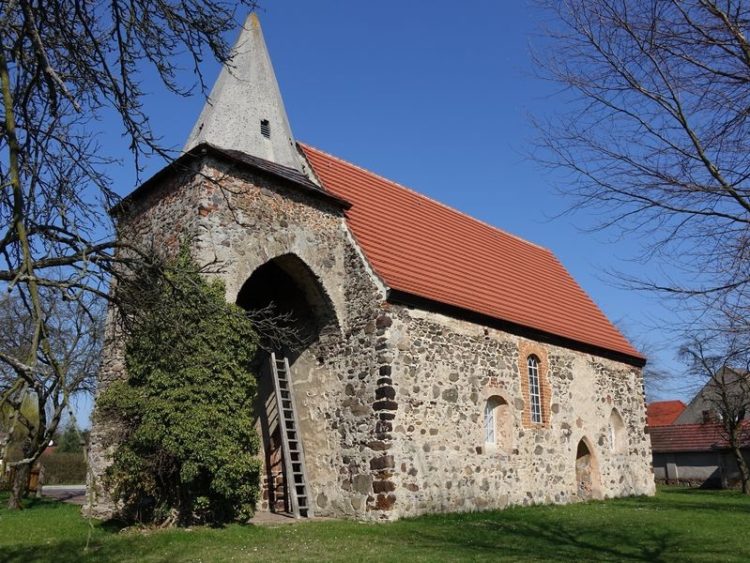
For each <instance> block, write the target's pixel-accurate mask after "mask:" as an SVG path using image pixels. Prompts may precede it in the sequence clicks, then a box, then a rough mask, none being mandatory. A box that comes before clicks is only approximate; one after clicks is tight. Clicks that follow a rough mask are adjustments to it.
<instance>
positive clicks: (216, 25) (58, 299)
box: [0, 0, 255, 506]
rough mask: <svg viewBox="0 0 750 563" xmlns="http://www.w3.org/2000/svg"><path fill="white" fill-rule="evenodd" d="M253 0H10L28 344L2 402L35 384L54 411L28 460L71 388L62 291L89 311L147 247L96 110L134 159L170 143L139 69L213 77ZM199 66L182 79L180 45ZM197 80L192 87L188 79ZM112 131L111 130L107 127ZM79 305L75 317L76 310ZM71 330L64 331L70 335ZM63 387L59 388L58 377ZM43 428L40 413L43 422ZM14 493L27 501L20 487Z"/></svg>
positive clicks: (5, 24)
mask: <svg viewBox="0 0 750 563" xmlns="http://www.w3.org/2000/svg"><path fill="white" fill-rule="evenodd" d="M254 4H255V2H253V1H252V0H238V1H237V2H230V1H223V0H206V1H204V0H127V1H126V0H111V1H109V2H97V1H91V2H80V1H70V0H44V1H41V0H9V1H7V2H3V3H2V4H0V95H1V99H0V152H2V154H3V157H2V159H1V160H0V225H1V226H0V292H1V293H2V294H3V295H9V296H11V298H12V299H13V303H14V304H15V305H14V306H16V305H17V306H18V307H19V311H22V312H23V315H21V316H20V317H19V318H18V319H17V320H19V322H22V323H23V325H24V331H23V334H24V335H25V336H26V340H25V341H24V342H23V346H21V347H20V348H15V349H3V350H0V365H2V366H3V368H4V369H6V370H9V371H6V372H4V373H9V374H12V375H11V376H10V378H9V380H8V382H7V383H5V384H4V387H2V388H1V389H0V392H2V395H0V405H3V404H15V403H14V401H15V400H16V398H17V396H18V394H19V393H20V392H21V391H22V390H23V391H24V392H25V391H28V392H31V393H34V394H35V395H36V397H37V398H38V400H39V401H42V402H43V403H44V404H43V405H41V406H42V409H41V411H40V413H44V415H43V416H45V417H46V416H48V413H51V414H49V418H48V419H47V420H46V421H45V422H44V430H41V429H40V431H39V432H37V437H36V438H35V439H34V440H32V444H31V446H30V447H29V448H28V450H27V452H26V454H25V457H24V459H22V460H20V462H19V464H18V465H17V467H18V468H19V472H23V471H25V470H27V469H28V467H29V466H30V465H31V464H32V463H33V462H34V461H35V460H36V459H37V458H38V457H39V456H40V455H41V453H42V451H43V450H44V447H45V439H46V437H47V436H48V435H50V434H51V433H52V432H54V430H55V427H56V425H57V422H58V421H59V416H58V415H56V414H55V413H57V412H58V409H59V408H61V404H59V403H57V402H56V401H57V400H61V401H62V402H63V403H65V402H66V401H67V393H65V392H63V393H62V395H58V394H57V392H51V391H50V388H49V385H50V382H51V381H55V382H58V383H57V384H56V385H58V388H59V389H62V388H64V385H62V384H61V383H59V382H67V381H69V379H70V374H69V373H68V371H67V370H68V369H69V364H68V363H66V362H67V359H66V356H65V351H66V350H69V346H68V344H69V343H68V342H67V341H66V340H65V338H67V336H66V335H68V334H69V332H68V329H67V328H65V329H63V327H60V326H58V325H56V324H55V323H58V322H61V321H59V320H57V319H56V317H55V315H56V314H57V313H58V312H59V310H58V309H54V310H53V309H50V308H49V307H51V306H52V304H54V307H59V306H61V304H62V303H72V304H74V306H75V307H76V311H79V310H83V311H84V312H88V315H89V318H90V319H93V318H94V315H93V313H92V311H91V310H90V305H91V304H92V303H93V299H92V298H93V296H96V297H100V298H108V296H109V292H108V284H109V283H110V281H111V279H112V277H113V276H117V275H126V272H127V270H128V268H130V267H136V266H137V263H138V262H139V261H140V260H141V259H148V256H147V255H145V253H144V251H143V249H137V248H127V249H125V248H123V245H122V244H121V243H118V242H117V240H116V238H115V236H114V228H113V225H111V223H110V219H109V216H108V214H107V213H106V211H107V209H108V208H110V207H111V206H112V205H114V204H115V203H117V196H116V194H115V192H114V190H113V187H112V182H111V179H110V178H109V177H108V176H107V174H106V168H107V166H108V165H111V164H112V163H114V162H116V161H117V160H118V158H117V157H118V156H120V155H107V154H106V153H104V152H103V150H102V147H100V146H99V145H98V144H97V143H96V140H95V139H96V136H97V133H100V131H98V130H97V123H98V121H97V118H99V117H100V116H102V115H103V114H105V113H107V112H109V113H114V114H115V115H116V116H118V117H119V120H120V123H121V126H122V133H123V134H124V135H125V136H126V137H127V139H128V140H129V143H130V151H131V155H132V159H133V163H134V166H135V167H136V169H138V170H141V165H142V158H143V157H144V156H149V155H160V156H162V157H165V158H169V156H170V153H169V152H168V151H166V150H165V148H164V147H162V146H161V145H160V143H159V140H158V137H157V135H156V134H155V133H154V132H153V131H152V129H151V127H150V124H149V120H148V116H147V115H146V114H145V112H144V109H143V91H142V88H141V80H142V71H143V69H145V68H147V67H150V68H151V69H153V70H155V72H156V73H157V74H158V76H159V77H160V78H161V80H162V82H163V84H164V86H165V88H166V89H167V90H169V91H170V92H173V93H175V94H179V95H187V94H189V93H190V92H191V89H192V87H193V86H194V85H195V83H197V84H198V85H199V86H200V88H201V89H202V91H203V92H205V87H204V84H203V80H202V78H201V74H200V62H201V61H202V60H203V58H204V57H205V56H210V57H214V58H216V59H218V60H219V61H221V62H226V61H227V60H228V58H229V56H230V54H231V53H230V49H229V46H228V45H227V43H226V41H225V40H224V37H223V34H224V33H225V32H227V31H229V30H230V29H233V28H235V26H236V20H235V10H237V8H238V7H241V6H245V7H248V8H250V7H253V6H254ZM180 54H184V55H186V56H187V59H188V60H189V61H191V66H192V67H193V68H192V70H193V71H194V74H192V75H191V76H190V78H189V80H187V81H182V80H180V76H182V75H181V74H180V68H179V67H178V66H177V63H176V60H177V56H178V55H180ZM185 84H186V85H185ZM107 133H108V134H111V132H109V131H108V132H107ZM77 315H78V313H76V317H75V318H79V317H78V316H77ZM61 339H62V341H61ZM60 385H62V387H60ZM40 428H41V425H40ZM11 505H13V506H17V505H18V498H17V496H16V497H14V499H11Z"/></svg>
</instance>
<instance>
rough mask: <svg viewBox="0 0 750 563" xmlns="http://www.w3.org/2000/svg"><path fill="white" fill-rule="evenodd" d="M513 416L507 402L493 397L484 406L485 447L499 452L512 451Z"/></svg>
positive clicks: (497, 396)
mask: <svg viewBox="0 0 750 563" xmlns="http://www.w3.org/2000/svg"><path fill="white" fill-rule="evenodd" d="M512 433H513V414H512V413H511V410H510V405H509V404H508V402H507V401H506V400H505V399H503V398H502V397H500V396H499V395H493V396H492V397H490V398H489V399H487V402H486V403H485V405H484V443H485V446H487V447H490V448H493V447H496V448H499V449H501V450H507V451H509V450H511V449H512Z"/></svg>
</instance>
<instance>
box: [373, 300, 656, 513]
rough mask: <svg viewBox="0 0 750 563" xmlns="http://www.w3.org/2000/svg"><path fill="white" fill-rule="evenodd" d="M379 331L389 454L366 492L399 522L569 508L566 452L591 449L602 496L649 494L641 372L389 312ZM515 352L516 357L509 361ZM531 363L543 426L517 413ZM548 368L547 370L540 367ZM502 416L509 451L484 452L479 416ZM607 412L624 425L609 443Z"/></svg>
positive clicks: (429, 315)
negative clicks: (498, 409) (378, 495)
mask: <svg viewBox="0 0 750 563" xmlns="http://www.w3.org/2000/svg"><path fill="white" fill-rule="evenodd" d="M388 318H389V321H388V323H387V324H388V325H389V326H388V329H387V331H386V332H385V333H384V335H383V338H384V339H385V341H386V343H387V346H388V347H389V348H390V349H391V350H393V354H392V357H393V361H392V362H391V364H390V366H387V367H386V366H383V367H381V368H380V369H381V373H382V372H388V374H389V378H388V382H387V389H388V391H387V393H386V392H385V391H381V393H380V394H381V395H385V394H387V395H388V397H389V405H388V409H389V410H388V412H389V414H390V418H391V420H390V424H391V425H392V432H391V442H390V443H391V444H392V447H391V448H390V450H389V452H388V456H387V461H386V460H385V459H384V461H383V465H387V466H388V467H387V470H386V471H383V473H382V475H381V480H380V483H378V482H376V486H377V488H378V489H379V490H381V491H382V494H384V495H386V498H388V499H389V501H388V502H389V504H391V505H392V507H393V508H392V510H393V511H394V513H395V514H397V515H398V516H399V517H403V516H413V515H417V514H422V513H425V512H435V511H467V510H481V509H489V508H503V507H505V506H507V505H509V504H532V503H567V502H571V501H575V500H578V498H577V483H576V473H575V462H576V448H577V445H578V443H579V441H580V440H582V439H584V440H585V441H586V442H587V444H588V445H589V446H590V447H591V449H592V453H593V456H594V460H595V469H596V470H598V472H599V474H600V479H599V480H600V483H599V484H598V486H597V489H596V491H595V496H597V497H601V498H608V497H615V496H626V495H637V494H653V492H654V481H653V474H652V470H651V453H650V452H651V448H650V442H649V439H648V436H647V435H646V434H645V431H644V429H645V423H646V421H645V406H644V396H643V386H642V376H641V372H640V370H639V369H637V368H633V367H631V366H628V365H626V364H622V363H618V362H614V361H611V360H607V359H603V358H599V357H595V356H591V355H589V354H584V353H580V352H575V351H571V350H569V349H565V348H560V347H557V346H552V345H548V344H543V343H539V342H532V341H529V340H527V339H524V338H521V337H518V336H514V335H511V334H508V333H504V332H502V331H498V330H493V329H487V328H484V327H481V326H478V325H475V324H472V323H469V322H464V321H460V320H456V319H453V318H449V317H446V316H443V315H440V314H437V313H433V312H425V311H419V310H413V309H410V308H407V307H402V306H394V307H392V309H391V311H390V312H389V314H388ZM519 352H520V353H519ZM529 353H534V354H536V355H537V356H538V357H539V358H540V359H541V360H542V361H541V363H542V365H543V369H542V370H540V371H542V372H544V373H543V376H542V377H543V385H542V395H543V396H542V400H543V406H544V407H545V408H544V409H543V410H544V412H545V417H546V418H545V421H544V423H543V424H540V425H534V424H531V423H530V421H529V418H528V414H527V401H528V399H527V397H528V395H527V393H528V385H527V383H526V381H527V379H526V377H527V374H526V371H525V360H526V355H527V354H529ZM544 364H547V365H544ZM493 396H499V397H502V399H504V400H505V402H507V403H508V405H509V410H510V412H511V413H512V415H511V416H512V429H513V430H512V432H511V433H510V442H511V443H509V444H504V446H503V447H502V448H500V447H496V448H495V447H487V446H486V444H485V430H484V406H485V402H486V401H487V399H488V398H489V397H493ZM613 408H614V409H617V411H618V412H619V414H620V416H621V417H622V419H623V420H624V421H625V424H626V425H627V431H628V444H627V447H625V448H623V449H622V452H621V453H620V450H619V448H618V449H615V448H614V447H613V445H612V444H611V443H610V432H609V420H610V415H611V413H612V409H613Z"/></svg>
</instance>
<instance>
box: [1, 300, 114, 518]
mask: <svg viewBox="0 0 750 563" xmlns="http://www.w3.org/2000/svg"><path fill="white" fill-rule="evenodd" d="M41 295H42V310H43V313H44V315H45V331H46V332H47V337H48V340H49V342H50V346H51V352H52V354H53V355H54V358H55V362H56V363H57V366H56V367H55V368H54V369H53V367H52V366H51V365H50V362H49V360H48V355H47V354H46V353H43V352H42V351H38V357H37V361H36V362H35V363H34V364H33V366H34V367H33V370H34V371H33V372H32V373H31V374H29V375H30V376H31V378H32V380H33V383H34V384H33V385H29V384H28V383H27V379H28V378H19V377H18V376H17V373H16V372H15V370H13V369H9V368H7V367H5V366H3V367H2V368H0V389H8V390H13V389H15V390H14V391H13V392H10V393H7V395H6V401H5V406H6V407H9V408H10V411H11V414H10V417H9V418H10V419H11V421H12V423H11V426H13V427H16V428H17V429H18V430H20V432H17V433H16V436H18V437H20V440H19V441H18V442H17V443H15V442H14V440H13V436H14V433H13V431H12V428H10V429H9V430H11V431H10V432H9V433H8V440H7V442H6V444H4V448H3V450H4V451H3V452H2V453H3V455H2V457H3V459H5V460H7V464H6V465H7V466H8V467H10V468H15V472H14V473H15V478H14V480H13V483H12V486H11V498H10V503H11V507H13V508H17V507H18V506H17V505H18V502H19V500H20V498H21V497H22V496H23V494H24V493H25V485H26V482H27V480H28V472H29V469H30V468H31V464H32V463H33V462H34V461H35V460H36V457H37V456H36V453H37V452H38V451H39V450H41V451H44V449H45V448H46V446H47V445H48V444H49V443H50V441H51V440H52V438H53V435H54V433H55V431H56V429H57V426H58V423H59V421H60V419H61V417H62V416H63V414H64V413H65V412H66V411H68V412H69V410H70V404H71V403H70V401H71V400H72V399H73V398H74V397H76V396H77V395H79V394H81V393H91V391H92V390H93V387H94V384H95V376H96V373H97V369H98V365H99V358H100V355H101V345H102V335H103V327H102V324H103V318H104V315H103V312H104V301H103V300H102V299H101V298H97V297H94V298H93V299H94V301H95V302H91V301H84V300H83V299H76V300H65V301H63V300H60V299H59V298H58V296H57V295H56V294H55V293H52V292H48V291H43V292H42V294H41ZM89 299H92V298H91V297H90V296H89ZM0 309H1V310H2V313H3V315H2V316H3V319H4V320H9V321H12V324H13V330H11V331H7V332H4V334H3V335H2V337H0V353H6V354H8V355H11V354H13V353H14V351H16V350H28V347H29V342H30V341H31V340H32V338H33V331H34V322H33V314H32V312H31V311H29V310H28V309H27V308H26V307H25V306H24V304H23V303H22V302H21V300H20V299H17V300H12V299H10V298H6V299H4V300H3V301H2V302H0ZM60 374H63V377H60ZM29 403H31V405H30V406H31V407H32V408H28V404H29ZM24 405H27V407H26V408H23V407H24ZM29 413H31V416H30V415H29ZM70 414H72V413H70ZM11 450H15V454H16V455H15V456H13V455H9V454H10V452H11Z"/></svg>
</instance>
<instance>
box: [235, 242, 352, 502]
mask: <svg viewBox="0 0 750 563" xmlns="http://www.w3.org/2000/svg"><path fill="white" fill-rule="evenodd" d="M237 304H238V305H239V306H240V307H242V308H244V309H246V310H248V311H251V312H253V313H254V315H255V316H256V328H257V330H258V332H259V336H260V340H261V349H260V351H259V353H258V356H257V360H256V373H258V376H259V377H258V397H257V402H256V413H257V416H258V420H257V427H258V430H259V433H260V436H261V439H262V447H263V462H264V479H263V483H262V501H261V508H262V509H268V510H271V511H273V512H289V511H290V499H289V498H288V495H287V491H288V488H287V483H286V479H285V471H284V465H283V464H284V457H283V452H282V434H281V430H282V424H283V423H281V421H280V419H279V413H278V409H277V404H276V397H275V392H274V387H273V378H272V375H271V370H270V367H269V366H270V364H269V356H270V353H271V352H274V353H276V354H277V356H280V357H286V358H287V359H288V360H289V365H290V368H291V369H290V377H291V380H292V384H294V381H295V380H299V379H306V373H307V372H309V370H310V369H313V367H314V366H315V364H316V363H317V362H320V361H321V360H322V359H323V358H322V357H320V353H321V352H320V346H319V344H320V341H321V338H324V337H325V335H327V334H331V333H335V332H337V327H338V323H337V320H336V315H335V311H334V308H333V304H332V302H331V300H330V298H329V297H328V295H327V294H326V292H325V289H324V288H323V286H322V284H321V283H320V281H319V280H318V278H317V277H316V276H315V274H314V273H313V272H312V270H311V269H310V268H309V267H308V266H307V264H305V263H304V262H303V261H302V260H301V259H300V258H299V257H297V256H296V255H294V254H285V255H282V256H279V257H276V258H274V259H272V260H270V261H268V262H266V263H265V264H263V265H262V266H260V267H259V268H257V269H256V270H255V271H254V272H253V274H252V275H251V276H250V277H249V278H248V280H247V281H246V282H245V283H244V284H243V286H242V288H241V289H240V292H239V294H238V296H237ZM302 407H303V405H302V404H301V403H300V402H299V401H297V410H298V411H299V410H300V409H301V408H302ZM297 416H298V417H299V416H300V413H299V412H298V413H297ZM300 430H301V434H302V435H303V437H304V428H302V429H300ZM302 447H303V449H304V448H305V446H304V441H303V443H302ZM312 455H314V452H308V451H306V450H305V456H306V457H307V458H308V463H309V458H310V457H311V456H312Z"/></svg>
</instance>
